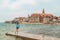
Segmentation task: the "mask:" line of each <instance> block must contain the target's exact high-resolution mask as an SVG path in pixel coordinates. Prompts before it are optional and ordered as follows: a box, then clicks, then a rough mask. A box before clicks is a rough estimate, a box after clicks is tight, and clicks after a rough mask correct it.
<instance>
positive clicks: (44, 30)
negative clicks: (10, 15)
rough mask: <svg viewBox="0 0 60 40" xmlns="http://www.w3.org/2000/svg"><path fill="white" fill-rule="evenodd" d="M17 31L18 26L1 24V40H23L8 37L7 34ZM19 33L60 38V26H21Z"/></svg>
mask: <svg viewBox="0 0 60 40" xmlns="http://www.w3.org/2000/svg"><path fill="white" fill-rule="evenodd" d="M15 31H16V24H10V23H0V40H22V39H21V38H16V37H13V36H6V35H5V33H7V32H14V33H15ZM19 32H27V33H31V34H36V35H41V34H43V35H44V36H53V37H59V38H60V25H57V24H20V28H19Z"/></svg>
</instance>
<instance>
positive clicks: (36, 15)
mask: <svg viewBox="0 0 60 40" xmlns="http://www.w3.org/2000/svg"><path fill="white" fill-rule="evenodd" d="M31 16H33V17H38V16H40V14H36V13H35V14H32V15H31Z"/></svg>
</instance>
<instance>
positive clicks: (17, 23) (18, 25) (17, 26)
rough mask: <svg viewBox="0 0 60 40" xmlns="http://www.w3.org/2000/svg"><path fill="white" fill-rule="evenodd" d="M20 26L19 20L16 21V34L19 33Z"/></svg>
mask: <svg viewBox="0 0 60 40" xmlns="http://www.w3.org/2000/svg"><path fill="white" fill-rule="evenodd" d="M19 27H20V24H19V22H16V34H18V30H19Z"/></svg>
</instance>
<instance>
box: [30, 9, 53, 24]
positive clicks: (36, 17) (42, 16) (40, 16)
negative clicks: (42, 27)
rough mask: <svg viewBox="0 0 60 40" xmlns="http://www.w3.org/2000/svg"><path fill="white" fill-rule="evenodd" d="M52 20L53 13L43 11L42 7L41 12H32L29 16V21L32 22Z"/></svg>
mask: <svg viewBox="0 0 60 40" xmlns="http://www.w3.org/2000/svg"><path fill="white" fill-rule="evenodd" d="M52 20H53V15H52V14H49V13H45V10H44V9H43V11H42V13H33V14H32V15H31V16H30V18H29V22H33V23H49V22H50V21H52Z"/></svg>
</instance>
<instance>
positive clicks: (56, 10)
mask: <svg viewBox="0 0 60 40" xmlns="http://www.w3.org/2000/svg"><path fill="white" fill-rule="evenodd" d="M43 8H44V9H45V11H46V12H48V13H51V14H53V15H56V16H60V0H0V22H3V21H6V20H11V19H13V18H15V17H19V16H27V15H28V14H32V13H35V12H36V13H39V12H41V11H42V9H43Z"/></svg>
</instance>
